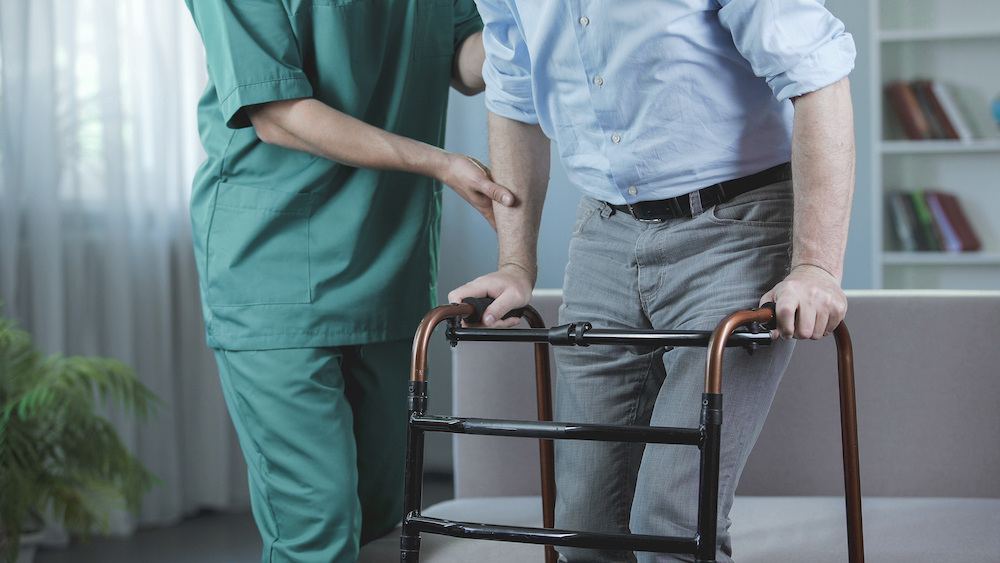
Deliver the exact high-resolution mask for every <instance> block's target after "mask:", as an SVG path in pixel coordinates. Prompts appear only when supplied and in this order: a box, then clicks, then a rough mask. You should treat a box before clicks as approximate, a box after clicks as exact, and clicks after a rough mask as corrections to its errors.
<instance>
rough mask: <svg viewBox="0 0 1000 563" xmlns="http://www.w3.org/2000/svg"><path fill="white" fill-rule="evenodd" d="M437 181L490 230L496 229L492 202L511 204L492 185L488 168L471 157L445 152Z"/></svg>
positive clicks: (510, 197) (502, 190) (506, 193)
mask: <svg viewBox="0 0 1000 563" xmlns="http://www.w3.org/2000/svg"><path fill="white" fill-rule="evenodd" d="M438 179H439V180H441V181H442V182H444V183H445V185H447V186H448V187H449V188H451V189H453V190H455V192H457V193H458V195H460V196H462V198H463V199H465V201H467V202H469V203H470V204H471V205H472V207H475V208H476V211H479V213H481V214H482V216H483V217H485V218H486V220H487V221H489V223H490V226H491V227H493V230H496V228H497V226H496V222H495V221H494V219H493V202H497V203H499V204H501V205H504V206H506V207H510V206H511V205H514V194H512V193H511V192H510V190H508V189H507V188H505V187H503V186H501V185H500V184H497V183H496V182H494V181H493V178H492V177H491V176H490V169H489V168H488V167H487V166H486V165H485V164H483V163H482V162H479V161H478V160H476V159H475V158H473V157H471V156H466V155H464V154H452V153H448V159H447V166H446V167H445V169H444V172H443V173H442V174H441V176H440V177H439V178H438Z"/></svg>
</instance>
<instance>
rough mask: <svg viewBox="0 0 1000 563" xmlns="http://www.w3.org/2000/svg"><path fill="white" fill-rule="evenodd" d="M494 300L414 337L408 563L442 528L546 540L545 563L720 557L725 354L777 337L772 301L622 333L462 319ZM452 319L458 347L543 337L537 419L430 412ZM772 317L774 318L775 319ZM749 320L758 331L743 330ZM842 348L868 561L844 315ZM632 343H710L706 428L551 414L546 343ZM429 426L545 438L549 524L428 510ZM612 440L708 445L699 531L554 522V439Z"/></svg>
mask: <svg viewBox="0 0 1000 563" xmlns="http://www.w3.org/2000/svg"><path fill="white" fill-rule="evenodd" d="M486 306H488V303H486V304H478V305H477V306H476V307H478V308H479V310H478V313H477V312H476V307H474V306H473V305H472V304H468V303H463V304H460V305H455V304H452V305H444V306H441V307H437V308H435V309H434V310H432V311H431V312H430V313H428V314H427V316H426V317H425V318H424V321H423V322H422V323H421V325H420V328H419V329H418V330H417V334H416V336H415V337H414V342H413V362H412V366H411V368H412V371H411V374H410V382H409V386H410V392H409V398H408V405H409V411H410V412H409V424H408V425H407V436H406V442H407V447H406V467H405V483H404V493H403V511H404V516H403V533H402V536H401V537H400V561H401V563H417V562H419V557H420V533H421V532H427V533H435V534H443V535H448V536H453V537H460V538H470V539H488V540H494V541H508V542H520V543H534V544H544V545H546V546H547V547H546V550H545V559H546V563H555V560H556V552H555V550H554V549H553V548H552V546H556V545H558V546H572V547H581V548H601V549H615V550H626V551H629V550H631V551H651V552H662V553H683V554H691V555H694V556H695V561H696V562H698V563H712V562H714V561H715V560H716V559H715V556H716V534H717V527H716V526H717V524H716V521H717V517H718V501H719V490H718V489H719V455H720V449H721V447H720V446H721V435H722V430H721V428H722V392H721V389H722V381H721V377H722V356H723V350H724V349H725V348H726V347H731V346H742V347H744V348H746V349H747V350H748V351H750V352H753V350H755V349H756V348H757V346H758V345H760V344H768V343H770V342H771V338H772V336H771V334H770V333H769V332H768V330H766V329H769V328H773V321H774V311H773V309H770V308H766V307H765V308H762V309H754V310H748V311H738V312H736V313H733V314H731V315H729V316H727V317H726V318H725V319H723V320H722V322H721V323H719V325H718V326H717V327H716V329H715V330H714V331H712V332H710V333H709V332H702V331H694V332H682V331H648V330H638V331H614V330H600V329H593V328H592V327H591V326H590V324H589V323H578V324H575V325H563V326H559V327H554V328H551V329H544V330H539V329H540V328H541V327H542V326H543V323H542V320H541V317H540V316H539V315H538V313H537V311H535V310H534V309H533V308H531V307H526V308H525V310H524V312H523V313H524V315H523V316H524V317H525V318H526V319H527V320H528V321H529V324H530V325H531V327H532V328H531V329H528V330H524V329H502V330H490V329H469V328H462V327H460V319H461V318H464V317H466V316H468V315H470V314H473V313H476V314H481V313H482V310H483V309H485V307H486ZM446 320H447V321H448V322H449V324H450V326H449V329H448V330H447V334H446V336H447V338H448V339H449V341H450V342H451V344H452V345H457V343H458V342H459V341H462V340H466V341H506V342H534V343H535V367H536V384H537V387H538V414H539V416H538V421H518V420H499V419H481V418H457V417H443V416H431V415H427V414H426V408H427V347H428V343H429V340H430V335H431V333H432V332H433V331H434V329H435V327H436V326H437V325H438V324H440V323H441V322H443V321H446ZM767 325H771V326H767ZM743 327H746V328H749V331H744V330H742V328H743ZM834 335H835V340H836V342H837V350H838V371H839V375H840V391H841V396H840V400H841V424H842V439H843V454H844V482H845V500H846V504H847V535H848V555H849V560H850V562H851V563H863V562H864V547H863V538H862V536H863V535H862V526H861V492H860V472H859V469H858V465H859V464H858V446H857V415H856V405H855V399H854V364H853V355H852V351H851V341H850V335H849V334H848V332H847V328H846V326H845V325H844V324H843V323H841V324H840V326H838V327H837V329H836V330H835V331H834ZM549 344H551V345H578V346H588V345H591V344H631V345H656V346H707V348H708V355H707V362H706V371H705V392H704V393H703V394H702V410H701V422H700V425H699V426H698V427H697V428H668V427H634V426H617V425H598V424H577V423H567V422H552V418H551V388H550V379H549V366H548V349H547V345H549ZM424 432H450V433H456V434H479V435H493V436H515V437H525V438H540V440H539V444H540V448H541V451H540V455H541V462H542V464H541V470H542V510H543V526H544V528H523V527H514V526H500V525H490V524H478V523H471V522H454V521H447V520H441V519H437V518H430V517H426V516H423V515H421V513H420V506H421V496H422V481H423V455H424V452H423V450H424ZM555 439H576V440H603V441H620V442H646V443H660V444H678V445H687V446H697V447H698V448H699V449H700V450H701V464H700V483H699V499H698V507H697V508H698V514H697V530H698V531H697V533H695V535H694V537H689V538H679V537H669V536H643V535H636V534H605V533H595V532H586V531H570V530H556V529H554V510H553V507H554V504H555V488H554V477H553V469H552V466H553V462H552V440H555Z"/></svg>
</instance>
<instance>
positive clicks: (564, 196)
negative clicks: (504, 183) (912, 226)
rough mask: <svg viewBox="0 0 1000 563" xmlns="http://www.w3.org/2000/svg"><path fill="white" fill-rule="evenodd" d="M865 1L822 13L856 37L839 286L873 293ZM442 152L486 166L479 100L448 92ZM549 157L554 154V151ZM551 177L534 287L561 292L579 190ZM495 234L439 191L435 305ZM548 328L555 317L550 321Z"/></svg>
mask: <svg viewBox="0 0 1000 563" xmlns="http://www.w3.org/2000/svg"><path fill="white" fill-rule="evenodd" d="M868 1H869V0H830V1H828V2H827V7H828V8H829V9H830V11H831V12H833V13H834V14H835V15H836V16H837V17H839V18H841V19H842V20H843V21H844V23H845V25H846V26H847V29H848V31H849V32H851V33H852V34H853V35H854V39H855V43H856V44H857V47H858V60H857V67H856V68H855V70H854V72H853V73H852V75H851V88H852V92H853V95H854V104H855V105H854V109H855V129H856V132H857V143H858V145H857V149H858V162H857V165H858V169H857V177H858V179H859V184H858V186H857V193H856V194H855V198H854V209H853V211H852V224H851V233H850V238H849V240H848V249H847V263H846V269H845V273H844V287H845V288H850V289H865V288H870V287H872V280H873V274H872V256H871V244H870V242H869V241H870V239H871V236H872V233H871V220H870V216H869V209H868V207H869V206H868V202H869V201H870V196H869V195H868V191H867V190H868V186H867V185H866V181H865V179H867V178H869V177H871V175H870V173H869V172H868V171H869V170H870V166H871V159H870V155H871V147H870V146H869V145H870V143H869V137H868V134H867V131H868V128H867V125H865V124H867V123H868V121H869V120H870V119H871V116H870V106H871V104H870V103H869V100H868V95H867V93H868V91H869V87H868V77H869V70H868V69H869V62H868V60H867V57H866V53H867V50H868V44H869V40H868ZM446 148H448V150H451V151H455V152H462V153H466V154H470V155H472V156H475V157H477V158H479V159H480V160H482V161H483V162H489V155H488V150H487V133H486V109H485V107H484V106H483V96H482V95H479V96H473V97H471V98H470V97H465V96H462V95H460V94H457V93H455V92H454V91H453V92H452V97H451V100H450V106H449V118H448V142H447V145H446ZM552 152H553V155H556V154H557V151H555V150H553V151H552ZM551 169H552V176H551V181H550V184H549V191H548V196H547V197H546V203H545V209H544V213H543V216H542V229H541V233H540V237H539V244H538V262H539V263H538V267H539V273H538V284H537V287H539V288H551V287H561V286H562V279H563V270H564V268H565V265H566V255H567V249H568V247H569V238H570V234H571V232H572V228H573V222H574V220H575V217H576V207H577V203H578V202H579V199H580V194H579V191H578V190H577V189H576V188H574V187H573V186H572V185H570V184H569V181H568V180H567V178H566V175H565V172H564V171H563V168H562V165H561V164H560V163H559V162H558V160H557V159H556V158H554V160H553V163H552V168H551ZM496 260H497V246H496V236H495V234H494V232H493V230H492V229H491V228H490V226H489V225H488V224H487V223H486V221H485V219H483V218H482V217H481V216H479V215H478V213H476V212H475V211H474V210H473V209H472V208H471V207H469V206H468V204H466V203H465V201H464V200H462V199H461V198H460V197H459V196H457V195H456V194H455V193H454V192H452V191H450V190H445V200H444V223H443V225H442V231H441V266H440V275H439V288H438V295H439V302H440V303H445V302H446V301H447V294H448V292H449V291H450V290H452V289H454V288H455V287H458V286H459V285H462V284H463V283H465V282H467V281H469V280H472V279H474V278H475V277H477V276H479V275H482V274H484V273H488V272H491V271H493V269H494V268H495V267H496ZM548 321H549V322H550V323H554V322H555V319H551V320H548ZM433 343H434V344H433V349H432V350H431V353H430V357H429V360H428V361H429V363H430V365H429V381H430V388H431V390H430V401H431V407H430V408H431V411H433V412H435V413H437V414H443V413H447V412H450V409H451V394H450V380H449V378H450V371H451V357H450V353H449V351H448V347H447V345H446V344H445V342H444V341H443V340H440V339H436V340H434V341H433ZM439 438H443V437H440V436H429V437H428V440H429V442H428V444H429V445H428V459H427V465H428V469H438V470H447V469H449V468H450V466H451V458H450V449H449V448H448V444H449V443H450V442H449V441H448V440H447V439H439Z"/></svg>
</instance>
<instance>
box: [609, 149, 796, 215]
mask: <svg viewBox="0 0 1000 563" xmlns="http://www.w3.org/2000/svg"><path fill="white" fill-rule="evenodd" d="M791 179H792V165H791V164H789V163H787V162H786V163H784V164H779V165H777V166H773V167H771V168H768V169H767V170H763V171H761V172H757V173H756V174H751V175H749V176H743V177H742V178H735V179H733V180H726V181H725V182H719V183H718V184H715V185H712V186H709V187H707V188H702V189H700V190H698V194H699V195H700V196H701V207H702V209H708V208H709V207H712V206H713V205H718V204H720V203H723V202H726V201H729V200H731V199H733V198H734V197H736V196H738V195H740V194H745V193H747V192H749V191H751V190H755V189H757V188H760V187H763V186H768V185H770V184H775V183H777V182H782V181H785V180H791ZM611 208H612V209H614V210H615V211H621V212H623V213H628V214H629V215H631V216H633V217H635V218H636V219H637V220H639V221H646V222H650V223H661V222H663V221H668V220H670V219H678V218H680V217H691V215H692V213H691V196H690V194H684V195H679V196H677V197H672V198H670V199H661V200H657V201H640V202H638V203H632V204H628V205H611Z"/></svg>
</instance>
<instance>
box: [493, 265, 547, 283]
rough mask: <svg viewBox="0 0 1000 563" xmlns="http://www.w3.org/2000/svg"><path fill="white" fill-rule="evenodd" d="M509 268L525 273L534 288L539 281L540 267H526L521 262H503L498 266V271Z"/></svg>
mask: <svg viewBox="0 0 1000 563" xmlns="http://www.w3.org/2000/svg"><path fill="white" fill-rule="evenodd" d="M508 268H514V269H517V270H520V271H522V272H524V273H525V274H526V275H527V277H528V280H529V281H530V282H531V285H532V286H534V285H535V281H537V279H538V266H537V265H531V266H526V265H524V264H522V263H521V262H519V261H505V262H501V263H500V265H499V266H497V271H500V270H504V269H508Z"/></svg>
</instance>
